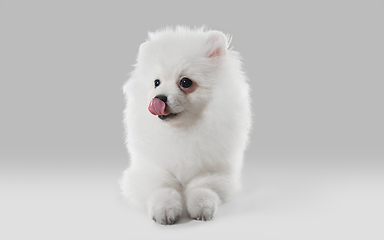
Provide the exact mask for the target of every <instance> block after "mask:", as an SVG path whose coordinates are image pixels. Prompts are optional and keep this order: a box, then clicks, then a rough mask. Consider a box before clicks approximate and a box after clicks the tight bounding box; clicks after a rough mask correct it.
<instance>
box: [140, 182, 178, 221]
mask: <svg viewBox="0 0 384 240" xmlns="http://www.w3.org/2000/svg"><path fill="white" fill-rule="evenodd" d="M182 211H183V203H182V198H181V195H180V193H179V192H177V191H176V190H175V189H172V188H164V189H158V190H156V191H155V192H154V193H152V195H151V197H150V198H149V200H148V213H149V217H150V218H151V219H152V220H153V221H155V222H157V223H160V224H162V225H171V224H174V223H175V222H176V221H177V219H178V218H179V217H180V216H181V214H182Z"/></svg>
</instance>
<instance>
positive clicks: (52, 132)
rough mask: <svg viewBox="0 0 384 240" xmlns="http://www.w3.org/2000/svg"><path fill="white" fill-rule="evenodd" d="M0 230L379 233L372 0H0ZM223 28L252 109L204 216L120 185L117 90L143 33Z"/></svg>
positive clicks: (182, 235)
mask: <svg viewBox="0 0 384 240" xmlns="http://www.w3.org/2000/svg"><path fill="white" fill-rule="evenodd" d="M0 3H1V4H0V11H1V12H0V20H1V22H0V61H1V62H0V77H1V78H0V130H1V132H0V141H1V145H0V159H1V161H0V164H1V165H0V226H1V227H0V228H1V230H0V238H1V239H26V238H28V239H140V238H142V239H165V238H166V239H176V238H177V239H196V238H199V239H207V238H212V239H216V238H217V237H224V236H225V237H236V239H239V238H240V239H250V238H252V239H383V238H384V233H383V230H382V226H383V225H384V219H383V216H384V207H383V202H384V192H383V189H384V176H383V173H384V169H383V167H384V166H383V157H384V155H383V146H384V145H383V143H384V141H383V122H384V99H383V97H384V94H383V92H384V84H383V80H384V78H383V77H384V76H383V66H384V57H383V53H384V52H383V42H384V39H383V35H384V34H383V27H384V24H383V2H382V1H249V2H247V3H245V1H244V2H243V1H232V2H222V1H189V2H186V3H184V2H181V1H178V2H176V1H174V2H170V1H152V2H133V1H83V0H81V1H40V0H38V1H9V0H7V1H1V2H0ZM175 24H183V25H188V26H200V25H202V24H206V25H207V26H208V27H209V28H212V29H218V30H221V31H223V32H225V33H230V34H232V35H233V42H232V45H233V46H234V49H235V50H237V51H239V52H240V53H241V54H242V56H243V58H244V67H245V69H246V72H247V75H248V77H249V79H250V82H251V85H252V97H253V110H254V113H255V121H254V127H253V132H252V136H251V144H250V146H249V149H248V151H247V153H246V159H245V165H244V190H243V191H242V192H241V193H240V194H239V196H238V197H237V198H236V199H234V200H233V201H231V202H229V203H226V204H224V205H222V206H221V208H219V211H218V214H217V216H216V217H215V219H214V220H213V221H211V222H196V221H190V220H188V219H186V218H185V219H182V220H181V221H179V223H178V224H176V225H174V226H168V227H164V226H159V225H157V224H154V223H152V222H151V221H150V220H149V218H148V217H147V216H146V214H144V213H141V212H139V211H138V210H136V209H134V208H133V207H132V206H131V205H129V204H128V203H126V202H125V201H124V200H123V199H122V197H121V196H120V195H119V188H118V184H117V183H118V180H119V178H120V176H121V172H122V171H123V170H124V169H125V168H126V166H127V164H128V157H127V154H126V150H125V148H124V141H123V128H122V110H123V108H124V98H123V95H122V91H121V87H122V85H123V83H124V82H125V80H126V79H127V77H128V73H129V72H130V71H131V70H132V67H131V66H132V65H133V64H134V62H135V58H136V54H137V51H138V47H139V45H140V43H142V42H143V41H144V39H145V38H146V35H147V31H154V30H155V29H157V28H159V27H164V26H166V25H175Z"/></svg>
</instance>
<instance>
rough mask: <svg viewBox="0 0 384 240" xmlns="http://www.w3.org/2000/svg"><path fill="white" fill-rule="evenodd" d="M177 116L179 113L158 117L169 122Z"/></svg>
mask: <svg viewBox="0 0 384 240" xmlns="http://www.w3.org/2000/svg"><path fill="white" fill-rule="evenodd" d="M176 116H177V113H170V114H168V115H158V117H159V118H160V119H161V120H169V119H172V118H174V117H176Z"/></svg>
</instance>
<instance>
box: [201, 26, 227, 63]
mask: <svg viewBox="0 0 384 240" xmlns="http://www.w3.org/2000/svg"><path fill="white" fill-rule="evenodd" d="M207 34H208V37H207V42H206V44H207V47H208V49H207V52H206V56H207V57H208V58H212V59H216V58H219V57H221V56H223V55H225V53H226V52H227V48H228V41H227V38H226V37H225V35H224V34H223V33H222V32H220V31H209V32H207Z"/></svg>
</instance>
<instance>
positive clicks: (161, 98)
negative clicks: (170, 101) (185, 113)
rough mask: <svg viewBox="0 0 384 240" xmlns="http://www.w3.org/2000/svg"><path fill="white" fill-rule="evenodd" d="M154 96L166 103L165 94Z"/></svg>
mask: <svg viewBox="0 0 384 240" xmlns="http://www.w3.org/2000/svg"><path fill="white" fill-rule="evenodd" d="M155 98H158V99H160V100H161V101H163V102H165V103H167V96H165V95H157V96H156V97H155Z"/></svg>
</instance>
